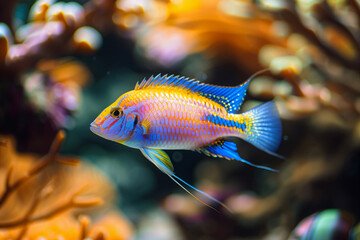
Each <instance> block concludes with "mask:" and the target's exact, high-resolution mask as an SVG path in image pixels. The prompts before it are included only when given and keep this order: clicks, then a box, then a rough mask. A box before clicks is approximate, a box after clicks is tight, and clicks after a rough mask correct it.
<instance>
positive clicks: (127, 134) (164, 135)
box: [90, 69, 282, 206]
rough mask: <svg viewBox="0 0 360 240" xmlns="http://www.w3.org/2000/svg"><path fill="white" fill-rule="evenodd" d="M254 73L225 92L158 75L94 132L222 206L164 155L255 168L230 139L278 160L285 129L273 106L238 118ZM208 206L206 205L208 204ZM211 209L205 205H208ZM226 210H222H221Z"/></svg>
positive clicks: (106, 114) (103, 117)
mask: <svg viewBox="0 0 360 240" xmlns="http://www.w3.org/2000/svg"><path fill="white" fill-rule="evenodd" d="M266 71H268V70H267V69H265V70H262V71H259V72H257V73H255V74H253V75H252V76H251V77H250V78H249V79H248V80H246V81H245V82H244V83H242V84H240V85H239V86H235V87H224V86H215V85H210V84H205V83H201V82H200V81H197V80H195V79H190V78H187V77H183V76H174V75H170V76H168V75H161V74H159V75H157V76H155V77H154V76H151V77H150V78H149V79H145V78H144V79H143V80H142V81H141V82H140V83H139V82H137V83H136V86H135V89H134V90H132V91H129V92H126V93H124V94H123V95H121V96H120V97H119V98H118V99H117V100H116V101H115V102H114V103H112V104H111V105H109V106H108V107H106V108H105V109H104V110H103V111H102V112H101V113H100V114H99V115H98V116H97V117H96V118H95V120H94V121H93V122H92V123H91V124H90V130H91V131H92V132H93V133H95V134H96V135H99V136H100V137H103V138H105V139H108V140H111V141H115V142H117V143H121V144H123V145H126V146H128V147H131V148H137V149H139V150H140V151H141V152H142V154H143V155H144V156H145V157H146V158H147V159H148V160H149V161H150V162H152V163H153V164H154V165H155V166H156V167H157V168H158V169H160V170H161V171H162V172H163V173H165V174H166V175H167V176H169V177H170V178H171V179H172V180H173V181H174V182H175V183H177V184H178V185H179V186H180V187H181V188H183V189H184V190H185V191H186V192H188V193H189V194H190V195H191V196H193V197H194V198H196V199H197V200H199V201H200V202H202V203H204V202H203V201H201V200H200V199H198V198H197V197H195V196H194V195H193V194H192V193H191V191H190V190H188V189H187V188H186V186H187V187H189V188H191V189H193V190H195V191H197V192H198V193H200V194H202V195H204V196H205V197H207V198H209V199H211V200H213V201H215V202H217V203H219V204H221V205H223V204H222V203H221V202H220V201H218V200H217V199H215V198H213V197H212V196H210V195H208V194H207V193H205V192H203V191H201V190H199V189H197V188H195V187H194V186H192V185H190V184H189V183H187V182H185V181H184V180H182V179H181V178H180V177H178V176H177V175H175V173H174V167H173V164H172V162H171V160H170V158H169V156H168V155H167V154H166V152H165V151H164V150H167V149H173V150H176V149H177V150H195V151H198V152H202V153H204V154H206V155H208V156H212V157H220V158H225V159H229V160H237V161H240V162H244V163H246V164H248V165H251V166H254V167H257V168H261V169H266V170H270V171H276V170H275V169H272V168H270V167H266V166H261V165H256V164H253V163H251V162H249V161H247V160H245V159H243V158H241V157H240V156H239V154H238V153H237V146H236V144H235V143H234V142H232V141H230V140H228V137H237V138H241V139H243V140H245V141H247V142H249V143H251V144H253V145H254V146H256V147H257V148H259V149H260V150H262V151H265V152H267V153H270V154H272V155H275V156H278V155H277V154H276V153H275V151H276V150H277V149H278V147H279V145H280V142H281V138H282V126H281V120H280V117H279V113H278V109H277V107H276V104H275V103H274V102H273V101H269V102H266V103H263V104H260V105H258V106H256V107H254V108H252V109H250V110H249V111H247V112H244V113H238V111H239V109H240V107H241V105H242V103H243V102H244V98H245V95H246V90H247V87H248V85H249V83H250V81H251V79H253V78H254V77H255V76H258V75H260V74H262V73H264V72H266ZM204 204H205V203H204ZM205 205H207V204H205ZM223 206H224V205H223Z"/></svg>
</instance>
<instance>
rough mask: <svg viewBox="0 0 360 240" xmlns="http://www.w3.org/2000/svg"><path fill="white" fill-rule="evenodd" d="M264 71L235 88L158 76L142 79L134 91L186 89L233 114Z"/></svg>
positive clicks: (179, 77)
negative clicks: (250, 84)
mask: <svg viewBox="0 0 360 240" xmlns="http://www.w3.org/2000/svg"><path fill="white" fill-rule="evenodd" d="M266 71H268V69H265V70H261V71H259V72H256V73H255V74H253V75H252V76H251V77H250V78H249V79H248V80H246V82H244V83H243V84H241V85H240V86H236V87H219V86H214V85H210V84H204V83H199V81H197V80H195V79H189V78H185V77H181V76H174V75H171V76H168V75H163V76H161V75H160V74H159V75H157V76H156V77H153V76H151V77H150V78H149V79H148V80H145V79H144V80H143V81H142V82H141V83H137V84H136V86H135V90H138V89H143V88H148V87H179V88H183V89H188V90H190V91H192V92H195V93H198V94H200V95H202V96H204V97H206V98H209V99H211V100H213V101H215V102H217V103H219V104H220V105H222V106H223V107H225V108H226V110H227V112H228V113H235V112H236V111H238V110H239V109H240V106H241V104H242V103H243V101H244V98H245V95H246V90H247V87H248V85H249V82H250V81H251V80H252V79H253V78H254V77H255V76H258V75H260V74H262V73H264V72H266Z"/></svg>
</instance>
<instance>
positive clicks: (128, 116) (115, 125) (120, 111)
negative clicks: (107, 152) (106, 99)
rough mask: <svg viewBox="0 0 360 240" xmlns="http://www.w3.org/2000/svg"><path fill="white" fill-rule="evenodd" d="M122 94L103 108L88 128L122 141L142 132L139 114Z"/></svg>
mask: <svg viewBox="0 0 360 240" xmlns="http://www.w3.org/2000/svg"><path fill="white" fill-rule="evenodd" d="M126 97H127V95H125V96H122V97H120V98H119V99H118V100H116V101H115V102H114V103H113V104H111V105H110V106H108V107H107V108H105V109H104V110H103V111H102V112H101V113H100V114H99V116H97V117H96V118H95V120H94V121H93V122H92V123H91V124H90V130H91V131H92V132H93V133H95V134H96V135H98V136H100V137H103V138H105V139H108V140H111V141H115V142H119V143H123V142H124V141H126V140H129V139H130V138H132V137H134V135H138V134H140V132H142V127H141V126H140V114H138V113H137V112H136V111H135V110H134V106H133V104H132V103H129V101H126Z"/></svg>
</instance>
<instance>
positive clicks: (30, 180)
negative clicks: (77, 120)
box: [0, 131, 131, 239]
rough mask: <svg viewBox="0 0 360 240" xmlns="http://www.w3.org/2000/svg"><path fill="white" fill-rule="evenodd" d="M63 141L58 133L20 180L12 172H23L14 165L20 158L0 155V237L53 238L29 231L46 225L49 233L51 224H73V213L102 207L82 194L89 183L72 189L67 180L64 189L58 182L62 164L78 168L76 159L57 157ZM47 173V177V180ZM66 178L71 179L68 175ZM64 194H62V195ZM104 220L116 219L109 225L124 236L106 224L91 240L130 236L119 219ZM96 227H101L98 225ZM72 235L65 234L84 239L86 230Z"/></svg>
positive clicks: (127, 228) (124, 224)
mask: <svg viewBox="0 0 360 240" xmlns="http://www.w3.org/2000/svg"><path fill="white" fill-rule="evenodd" d="M64 138H65V134H64V132H63V131H60V132H59V133H58V134H57V136H56V138H55V140H54V142H53V144H52V146H51V148H50V151H49V153H48V154H47V155H46V156H44V157H43V158H41V159H40V160H38V161H36V162H35V163H34V164H33V165H32V166H31V165H30V166H29V167H28V170H26V172H25V174H20V177H19V176H17V177H14V175H15V174H14V173H15V171H16V173H17V174H16V175H19V171H20V170H21V169H22V168H24V166H22V164H19V162H17V161H19V160H20V159H21V158H20V157H19V156H17V155H14V154H13V153H11V152H8V151H5V152H4V151H2V153H1V158H2V165H5V166H8V167H7V170H6V174H5V175H4V177H5V178H4V180H3V181H4V187H5V188H4V190H3V191H2V194H1V198H0V199H1V200H0V201H1V202H0V219H1V221H0V229H3V230H1V231H0V236H4V237H5V238H6V239H7V238H10V237H11V236H12V237H14V238H16V239H21V238H23V237H25V236H26V237H30V238H31V239H32V238H33V237H35V235H38V234H42V235H43V236H44V237H50V236H46V234H54V231H53V232H51V231H50V232H48V233H46V231H45V230H44V229H42V231H41V228H40V229H39V228H36V227H35V228H34V229H33V227H32V226H33V225H39V224H40V225H42V224H45V225H46V226H48V225H49V226H48V227H49V229H50V228H51V224H55V226H57V225H58V224H59V221H60V222H68V221H75V222H76V221H77V220H75V219H74V217H73V213H74V211H73V209H81V208H87V209H88V208H90V209H93V211H94V206H97V205H99V204H101V203H102V199H101V198H100V197H94V196H91V195H89V192H88V193H86V189H87V188H89V186H88V184H91V181H87V182H84V180H85V179H82V180H83V183H82V184H83V185H82V186H81V185H80V187H79V186H77V185H74V183H76V182H77V181H76V179H74V177H72V178H73V179H72V180H70V181H71V183H72V185H67V182H68V181H64V180H63V181H59V179H58V178H59V177H60V178H62V177H64V176H63V173H62V172H63V171H62V170H61V168H60V167H59V166H61V165H64V164H65V165H70V166H77V165H78V164H79V160H78V159H75V158H67V157H59V156H57V155H58V152H59V149H60V147H61V145H62V142H63V141H64ZM5 143H6V146H1V147H2V148H9V147H11V146H9V144H10V143H11V142H10V141H8V140H6V141H5ZM9 153H10V155H9ZM11 155H12V157H10V159H4V157H9V156H11ZM24 160H29V159H24ZM7 161H8V162H7ZM57 164H60V165H59V166H57V167H56V168H57V171H55V172H54V171H50V172H49V171H48V170H51V168H54V167H55V166H56V165H57ZM3 167H4V166H3ZM3 167H2V168H3ZM25 168H26V167H25ZM50 173H51V175H50V176H49V174H50ZM80 173H81V172H79V174H80ZM81 175H82V174H80V176H81ZM90 176H92V175H90ZM68 177H70V178H71V175H69V176H68ZM13 179H15V180H13ZM97 182H98V184H103V183H101V182H102V181H98V180H97ZM92 188H94V189H96V188H97V187H96V186H95V185H92ZM107 188H108V187H105V186H102V187H101V189H102V190H103V192H98V193H97V194H98V195H103V196H106V195H104V194H107V193H106V191H108V190H106V189H107ZM64 191H66V193H65V192H64ZM107 199H108V200H109V201H110V200H111V198H110V197H109V195H107ZM24 200H25V202H23V201H24ZM108 204H110V203H109V202H108V203H107V205H108ZM105 218H115V219H117V220H116V221H114V222H113V224H119V226H117V227H119V228H121V229H123V230H124V231H125V233H119V232H114V231H113V229H110V228H109V227H110V226H111V224H110V225H109V226H107V227H105V226H104V227H103V228H102V230H101V231H100V230H96V229H95V230H94V231H95V232H94V231H93V232H92V234H93V235H94V237H95V239H108V238H112V237H115V236H118V237H121V238H122V237H124V236H128V235H129V234H131V230H130V227H129V224H128V223H127V222H126V221H124V220H121V219H122V218H121V217H120V216H119V215H116V214H115V215H114V214H110V215H109V216H105ZM52 219H54V220H52ZM53 221H54V222H53ZM40 225H39V226H40ZM83 225H84V224H83V223H82V224H81V226H83ZM99 225H102V224H101V223H100V222H99ZM115 228H116V227H115ZM12 229H13V230H12ZM108 230H109V231H110V232H109V231H108ZM57 231H58V232H57V234H59V235H61V234H64V233H63V232H61V231H66V230H65V229H63V228H61V227H60V228H58V230H57ZM74 231H75V232H69V233H68V234H69V235H71V234H75V235H78V234H79V235H80V232H82V233H81V234H83V235H88V232H89V231H90V230H86V231H85V230H84V228H83V227H79V228H74ZM125 238H127V237H125Z"/></svg>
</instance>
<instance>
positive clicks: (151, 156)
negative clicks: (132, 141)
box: [140, 148, 174, 175]
mask: <svg viewBox="0 0 360 240" xmlns="http://www.w3.org/2000/svg"><path fill="white" fill-rule="evenodd" d="M140 151H141V152H142V154H144V156H145V157H146V158H147V159H148V160H150V162H152V163H153V164H154V165H155V166H156V167H157V168H159V169H160V170H161V171H162V172H164V173H166V174H167V175H173V174H174V172H173V171H174V167H173V165H172V163H171V160H170V158H169V156H168V155H167V154H166V152H164V151H162V150H159V149H149V148H140Z"/></svg>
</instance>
